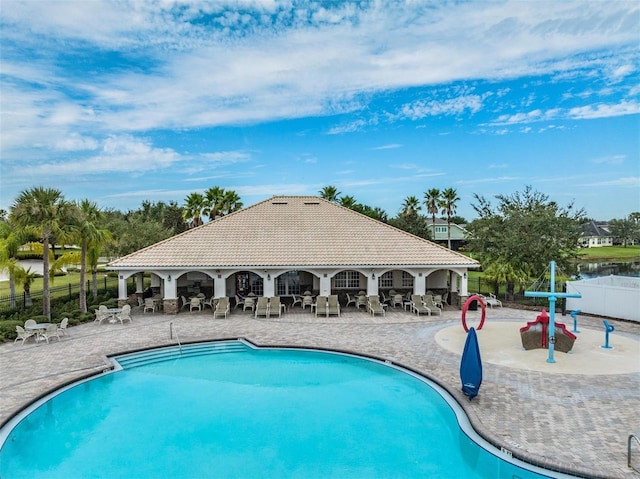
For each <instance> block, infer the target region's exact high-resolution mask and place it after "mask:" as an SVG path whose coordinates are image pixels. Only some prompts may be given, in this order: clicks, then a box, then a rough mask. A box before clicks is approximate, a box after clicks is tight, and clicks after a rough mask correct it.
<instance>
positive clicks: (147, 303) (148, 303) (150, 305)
mask: <svg viewBox="0 0 640 479" xmlns="http://www.w3.org/2000/svg"><path fill="white" fill-rule="evenodd" d="M183 298H184V296H183ZM183 307H184V305H183ZM149 310H150V311H151V312H152V313H155V312H156V302H155V300H154V299H153V298H146V299H145V300H144V310H143V312H145V313H146V312H147V311H149Z"/></svg>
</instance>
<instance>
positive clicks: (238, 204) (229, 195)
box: [222, 190, 242, 215]
mask: <svg viewBox="0 0 640 479" xmlns="http://www.w3.org/2000/svg"><path fill="white" fill-rule="evenodd" d="M241 209H242V201H240V196H238V193H236V192H235V191H233V190H229V191H225V193H224V196H223V197H222V214H223V215H228V214H229V213H233V212H234V211H238V210H241Z"/></svg>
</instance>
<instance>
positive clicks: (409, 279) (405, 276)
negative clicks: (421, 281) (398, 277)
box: [402, 271, 413, 288]
mask: <svg viewBox="0 0 640 479" xmlns="http://www.w3.org/2000/svg"><path fill="white" fill-rule="evenodd" d="M402 287H403V288H413V276H412V275H411V274H409V273H407V272H406V271H403V272H402Z"/></svg>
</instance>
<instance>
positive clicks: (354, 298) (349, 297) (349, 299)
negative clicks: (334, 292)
mask: <svg viewBox="0 0 640 479" xmlns="http://www.w3.org/2000/svg"><path fill="white" fill-rule="evenodd" d="M357 302H358V298H356V297H355V296H354V297H353V298H352V297H351V296H349V293H347V304H346V305H345V306H346V307H349V305H350V304H353V306H354V307H356V308H357V306H356V303H357Z"/></svg>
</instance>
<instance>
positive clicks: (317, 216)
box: [109, 196, 479, 269]
mask: <svg viewBox="0 0 640 479" xmlns="http://www.w3.org/2000/svg"><path fill="white" fill-rule="evenodd" d="M284 265H287V266H308V267H313V266H347V265H349V266H380V267H385V266H403V265H404V266H462V267H472V268H474V267H477V266H479V263H478V262H477V261H475V260H473V259H470V258H468V257H466V256H464V255H462V254H460V253H456V252H454V251H450V250H448V249H447V248H444V247H442V246H439V245H437V244H435V243H432V242H430V241H427V240H424V239H422V238H419V237H417V236H414V235H411V234H409V233H407V232H405V231H402V230H399V229H397V228H394V227H392V226H390V225H387V224H385V223H381V222H379V221H376V220H374V219H372V218H369V217H368V216H365V215H362V214H360V213H357V212H355V211H353V210H350V209H347V208H344V207H342V206H339V205H336V204H334V203H331V202H329V201H327V200H324V199H322V198H318V197H315V196H274V197H272V198H269V199H267V200H265V201H262V202H260V203H256V204H255V205H253V206H250V207H248V208H245V209H243V210H240V211H237V212H235V213H232V214H230V215H227V216H223V217H221V218H218V219H216V220H214V221H211V222H209V223H207V224H205V225H202V226H199V227H197V228H193V229H191V230H189V231H185V232H184V233H181V234H179V235H176V236H173V237H171V238H168V239H166V240H164V241H161V242H159V243H156V244H154V245H151V246H148V247H147V248H144V249H142V250H139V251H136V252H135V253H132V254H130V255H127V256H124V257H122V258H119V259H117V260H115V261H112V262H111V263H109V267H110V269H118V268H140V267H160V268H171V267H178V268H179V267H254V266H284Z"/></svg>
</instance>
